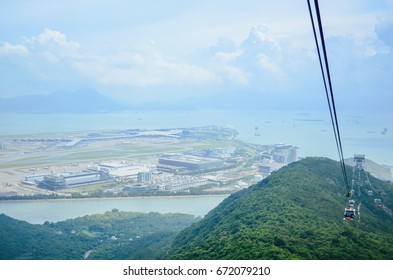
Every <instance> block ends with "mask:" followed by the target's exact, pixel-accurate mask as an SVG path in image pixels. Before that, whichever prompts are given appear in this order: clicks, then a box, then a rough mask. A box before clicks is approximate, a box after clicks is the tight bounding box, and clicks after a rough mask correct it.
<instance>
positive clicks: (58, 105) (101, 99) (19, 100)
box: [0, 88, 129, 113]
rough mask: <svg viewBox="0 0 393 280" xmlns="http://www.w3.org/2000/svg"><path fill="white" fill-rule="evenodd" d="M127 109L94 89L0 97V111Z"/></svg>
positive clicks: (66, 111)
mask: <svg viewBox="0 0 393 280" xmlns="http://www.w3.org/2000/svg"><path fill="white" fill-rule="evenodd" d="M125 109H129V107H128V106H125V105H123V104H119V103H117V102H115V101H113V100H112V99H110V98H108V97H106V96H104V95H102V94H101V93H99V92H98V91H96V90H94V89H89V88H86V89H80V90H77V91H73V92H69V91H56V92H53V93H51V94H49V95H24V96H18V97H13V98H7V99H0V112H1V111H3V112H17V113H98V112H110V111H119V110H125Z"/></svg>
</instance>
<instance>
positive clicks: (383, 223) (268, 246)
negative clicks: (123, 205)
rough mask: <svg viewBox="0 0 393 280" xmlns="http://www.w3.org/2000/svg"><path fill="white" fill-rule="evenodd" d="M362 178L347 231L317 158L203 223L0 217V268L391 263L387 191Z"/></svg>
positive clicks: (392, 230) (339, 184) (333, 173)
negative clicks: (79, 263)
mask: <svg viewBox="0 0 393 280" xmlns="http://www.w3.org/2000/svg"><path fill="white" fill-rule="evenodd" d="M347 171H348V177H349V178H351V176H352V174H351V171H352V170H351V168H349V167H348V169H347ZM369 178H370V182H371V185H372V187H370V188H369V189H366V186H364V187H362V189H361V190H362V194H361V196H360V197H357V196H356V197H355V199H356V204H357V205H358V204H359V203H360V202H361V208H360V215H358V216H357V217H356V219H355V220H353V221H352V222H345V221H343V220H342V218H343V211H344V207H345V206H346V203H347V198H346V197H345V194H346V188H345V185H344V182H343V176H342V174H341V168H340V164H339V163H337V162H335V161H332V160H329V159H325V158H307V159H304V160H301V161H299V162H296V163H293V164H290V165H288V166H287V167H284V168H282V169H280V170H278V171H276V172H274V173H273V174H272V175H270V176H269V177H267V178H266V179H264V180H263V181H261V182H260V183H258V184H256V185H253V186H250V187H249V188H247V189H244V190H242V191H239V192H237V193H234V194H233V195H231V196H230V197H228V198H227V199H225V200H224V201H223V202H222V203H221V204H220V205H219V206H217V207H216V208H215V209H213V210H212V211H210V212H209V213H208V214H207V215H206V216H205V217H204V218H203V219H201V220H199V219H196V218H194V217H193V216H190V215H184V214H166V215H162V214H158V213H149V214H141V213H128V212H120V211H118V210H117V209H113V210H112V211H110V212H107V213H105V214H97V215H90V216H85V217H81V218H76V219H70V220H67V221H63V222H57V223H50V222H46V223H44V224H43V225H32V224H29V223H26V222H22V221H18V220H15V219H12V218H10V217H7V216H5V215H0V237H1V238H0V259H170V258H172V259H393V217H392V212H391V211H390V209H393V183H392V182H388V181H381V180H378V179H376V178H374V177H372V176H369ZM368 190H372V191H373V192H374V196H369V195H368ZM375 197H380V198H382V201H383V207H377V206H375V205H374V198H375ZM359 217H360V219H359ZM179 232H180V233H179Z"/></svg>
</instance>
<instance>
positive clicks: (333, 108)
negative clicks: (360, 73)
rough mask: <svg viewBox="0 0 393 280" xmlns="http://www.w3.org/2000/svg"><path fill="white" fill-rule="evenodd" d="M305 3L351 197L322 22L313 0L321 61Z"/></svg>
mask: <svg viewBox="0 0 393 280" xmlns="http://www.w3.org/2000/svg"><path fill="white" fill-rule="evenodd" d="M307 3H308V8H309V13H310V19H311V24H312V28H313V33H314V39H315V44H316V47H317V51H318V58H319V63H320V67H321V72H322V77H323V82H324V87H325V92H326V97H327V101H328V105H329V112H330V118H331V121H332V126H333V131H334V137H335V140H336V146H337V151H338V155H339V159H340V164H341V171H342V173H343V177H344V182H345V185H346V189H347V196H351V191H350V189H349V184H348V177H347V172H346V168H345V162H344V153H343V149H342V143H341V135H340V129H339V124H338V118H337V112H336V105H335V102H334V94H333V86H332V81H331V76H330V70H329V62H328V57H327V51H326V44H325V39H324V34H323V27H322V20H321V14H320V11H319V5H318V0H314V5H315V11H316V17H317V20H318V28H319V36H320V41H321V45H322V51H323V57H324V60H322V57H321V51H320V46H319V43H318V37H317V31H316V28H315V23H314V16H313V13H312V9H311V4H310V0H307ZM323 61H324V63H325V65H323ZM324 68H326V74H325V71H324ZM326 75H327V78H326V77H325V76H326ZM326 80H327V81H328V84H329V90H330V94H329V90H328V87H327V83H326Z"/></svg>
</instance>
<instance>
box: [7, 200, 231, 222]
mask: <svg viewBox="0 0 393 280" xmlns="http://www.w3.org/2000/svg"><path fill="white" fill-rule="evenodd" d="M226 197H227V196H190V197H141V198H111V199H79V200H78V199H75V200H30V201H4V202H0V213H3V214H5V215H7V216H10V217H12V218H14V219H18V220H23V221H26V222H29V223H31V224H43V223H44V222H45V221H48V222H58V221H64V220H67V219H73V218H77V217H82V216H85V215H92V214H103V213H105V212H107V211H111V210H112V209H115V208H116V209H119V210H120V211H127V212H142V213H149V212H158V213H162V214H165V213H184V214H190V215H194V216H200V217H203V216H204V215H206V214H207V213H208V212H209V211H210V210H211V209H213V208H214V207H216V206H217V205H218V204H219V203H220V202H221V201H223V200H224V199H225V198H226Z"/></svg>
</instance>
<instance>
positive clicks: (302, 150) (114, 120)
mask: <svg viewBox="0 0 393 280" xmlns="http://www.w3.org/2000/svg"><path fill="white" fill-rule="evenodd" d="M339 123H340V134H341V140H342V146H343V152H344V157H346V158H349V157H352V156H353V154H355V153H356V154H365V155H366V158H368V159H371V160H373V161H375V162H377V163H379V164H385V165H389V166H393V116H392V114H391V113H390V114H386V113H380V114H378V113H373V114H366V113H362V112H355V113H350V112H346V113H344V114H341V115H340V116H339ZM206 125H219V126H231V127H233V128H234V129H236V130H237V131H238V132H239V134H238V136H237V138H238V139H239V140H242V141H245V142H250V143H256V144H275V143H287V144H291V145H294V146H297V147H298V148H299V150H298V154H299V156H300V157H306V156H324V157H329V158H332V159H335V160H338V158H339V157H338V152H337V148H336V143H335V140H334V134H333V130H332V125H331V120H330V116H329V114H328V112H323V111H267V110H251V111H247V110H231V111H225V110H204V111H198V110H194V111H127V112H112V113H101V114H5V113H2V114H0V143H2V142H3V141H5V140H4V139H6V138H7V139H9V137H10V136H12V135H28V134H35V135H45V134H49V133H54V132H61V133H64V134H65V135H67V133H71V132H73V131H100V130H126V129H138V128H139V129H158V128H185V127H196V126H206ZM0 155H1V151H0ZM0 160H1V159H0ZM190 199H192V200H186V199H180V198H178V199H175V200H173V199H172V200H171V199H169V198H167V199H165V198H151V199H150V200H147V199H143V200H121V199H119V200H93V201H90V200H81V201H71V200H69V201H68V200H65V201H54V202H51V201H32V202H0V213H5V214H7V215H10V216H12V217H15V218H17V219H22V220H26V221H29V222H32V223H42V222H44V221H59V220H63V219H68V218H75V217H78V216H83V215H87V214H94V213H103V212H105V211H110V210H111V209H112V208H119V209H120V210H124V211H141V212H150V211H157V212H160V213H167V212H181V213H189V214H193V215H197V216H203V215H204V214H206V213H207V212H208V211H209V210H210V209H212V208H214V207H215V206H216V205H218V204H219V203H220V202H221V201H222V199H223V198H222V197H219V198H206V197H197V198H190Z"/></svg>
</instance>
